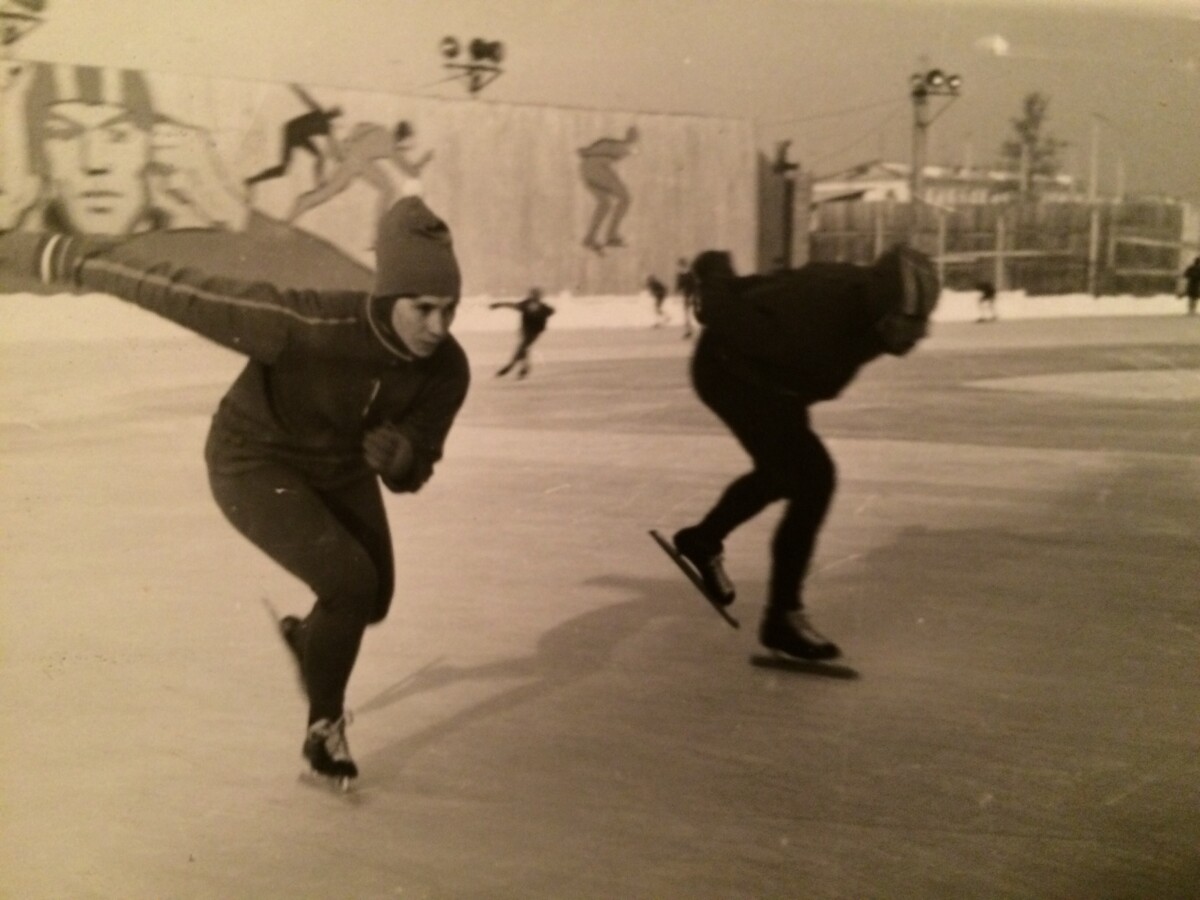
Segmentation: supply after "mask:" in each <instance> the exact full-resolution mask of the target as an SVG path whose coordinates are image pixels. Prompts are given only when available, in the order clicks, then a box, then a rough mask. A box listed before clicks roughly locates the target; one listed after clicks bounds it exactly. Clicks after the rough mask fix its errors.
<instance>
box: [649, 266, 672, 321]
mask: <svg viewBox="0 0 1200 900" xmlns="http://www.w3.org/2000/svg"><path fill="white" fill-rule="evenodd" d="M646 290H648V291H649V292H650V297H651V299H652V300H653V301H654V327H655V328H661V327H662V326H663V325H666V324H667V322H668V321H669V320H668V318H667V311H666V310H665V309H664V308H663V304H665V303H666V301H667V286H666V285H665V284H663V283H662V282H661V281H659V280H658V279H657V278H655V277H654V276H653V275H650V276H648V277H647V278H646Z"/></svg>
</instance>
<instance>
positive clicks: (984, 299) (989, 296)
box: [975, 280, 999, 322]
mask: <svg viewBox="0 0 1200 900" xmlns="http://www.w3.org/2000/svg"><path fill="white" fill-rule="evenodd" d="M975 290H977V291H979V318H978V319H976V320H975V321H976V322H995V321H996V319H997V318H999V316H997V314H996V286H995V285H994V284H992V283H991V282H990V281H987V280H984V281H980V282H979V283H978V284H976V285H975Z"/></svg>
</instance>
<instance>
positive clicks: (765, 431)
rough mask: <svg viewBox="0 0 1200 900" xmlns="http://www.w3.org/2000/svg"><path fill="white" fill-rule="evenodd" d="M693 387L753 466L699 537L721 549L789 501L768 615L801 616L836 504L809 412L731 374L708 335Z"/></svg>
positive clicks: (832, 478)
mask: <svg viewBox="0 0 1200 900" xmlns="http://www.w3.org/2000/svg"><path fill="white" fill-rule="evenodd" d="M692 383H693V385H694V386H695V388H696V393H697V394H698V395H699V397H700V399H701V401H703V403H704V404H705V405H706V406H707V407H708V408H709V409H711V410H712V411H713V412H714V413H716V414H717V416H719V417H720V419H721V421H723V422H724V423H725V424H726V425H727V426H728V427H729V430H730V431H732V432H733V434H734V436H735V437H736V438H737V439H738V441H739V442H740V443H741V445H742V447H744V448H745V450H746V452H747V453H748V454H750V459H751V460H752V461H753V464H754V467H753V468H752V469H751V470H750V471H749V472H747V473H746V474H745V475H742V476H741V477H740V478H737V479H735V480H734V481H733V482H732V483H731V484H730V485H729V486H728V487H726V488H725V491H724V493H723V494H722V495H721V497H720V498H719V499H718V500H717V503H716V505H715V506H714V507H713V508H712V509H711V510H710V511H709V512H708V514H707V515H706V516H705V517H704V519H703V520H702V521H701V522H700V524H699V526H698V527H699V529H700V536H701V537H702V538H703V539H705V540H710V541H712V542H713V544H714V548H716V547H719V546H720V544H721V542H722V541H724V539H725V538H726V537H727V536H728V535H729V534H730V533H731V532H732V531H733V530H734V529H735V528H737V527H738V526H739V525H741V524H742V523H744V522H747V521H749V520H750V519H752V518H754V517H755V516H757V515H758V514H759V513H760V512H762V511H763V510H764V509H765V508H766V507H767V506H768V505H769V504H771V503H773V502H775V501H776V500H786V501H787V507H786V509H785V510H784V514H783V518H782V519H781V520H780V522H779V526H778V528H777V529H776V531H775V536H774V538H773V540H772V544H771V578H770V589H769V593H768V597H767V603H768V608H769V609H770V610H773V611H783V610H794V609H799V608H800V607H801V606H802V605H803V601H802V599H801V593H802V588H803V584H804V578H805V575H806V574H807V572H808V566H809V563H810V561H811V560H812V557H813V553H814V551H815V549H816V542H817V534H818V532H819V531H820V529H821V524H822V523H823V522H824V521H825V515H826V513H827V512H828V511H829V505H830V502H831V501H832V499H833V493H834V489H835V485H836V481H837V473H836V468H835V466H834V463H833V458H832V457H831V456H830V455H829V451H828V450H826V449H825V445H824V444H823V443H821V439H820V438H818V437H817V435H816V433H815V432H814V431H813V430H812V426H811V424H810V422H809V414H808V407H807V406H806V405H805V404H804V403H803V402H802V401H801V400H800V399H799V398H798V397H794V396H790V395H787V394H783V393H779V392H777V391H774V390H772V389H771V388H769V387H767V386H765V385H762V384H758V383H756V382H754V381H752V380H750V379H748V378H747V377H745V376H743V375H738V374H735V373H734V372H733V371H731V370H730V368H729V366H728V365H727V364H726V362H725V361H724V359H723V357H722V356H721V354H720V352H719V350H718V349H717V348H716V347H715V346H714V345H713V343H712V341H711V340H710V339H708V336H707V335H704V336H702V337H701V340H700V343H699V345H698V346H697V348H696V353H695V355H694V356H693V358H692Z"/></svg>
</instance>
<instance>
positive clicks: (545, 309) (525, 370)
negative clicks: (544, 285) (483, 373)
mask: <svg viewBox="0 0 1200 900" xmlns="http://www.w3.org/2000/svg"><path fill="white" fill-rule="evenodd" d="M488 306H489V308H490V309H515V310H517V311H519V312H520V313H521V332H520V337H519V338H518V340H517V349H516V351H514V352H513V355H512V359H510V360H509V361H508V362H507V363H505V364H504V366H503V367H501V369H500V370H499V371H498V372H497V373H496V377H497V378H502V377H503V376H505V375H507V374H508V373H509V372H511V371H512V369H513V367H514V366H520V368H518V369H517V377H518V378H524V377H525V376H526V375H528V374H529V370H530V368H531V365H530V362H529V350H530V348H531V347H532V346H533V344H534V342H535V341H536V340H537V339H538V337H539V336H540V335H541V333H542V332H543V331H545V330H546V323H547V320H548V319H549V318H550V317H551V316H552V315H554V307H553V306H551V305H550V304H549V303H546V302H545V301H544V300H542V289H541V288H536V287H535V288H530V289H529V295H528V296H527V297H526V298H525V299H524V300H519V301H517V302H516V303H508V302H503V301H501V302H497V303H491V304H489V305H488Z"/></svg>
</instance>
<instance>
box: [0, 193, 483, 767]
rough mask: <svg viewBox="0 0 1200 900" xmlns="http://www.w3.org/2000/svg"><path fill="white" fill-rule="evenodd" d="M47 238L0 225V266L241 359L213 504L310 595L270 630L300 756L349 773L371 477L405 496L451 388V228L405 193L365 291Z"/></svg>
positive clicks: (373, 535) (441, 437)
mask: <svg viewBox="0 0 1200 900" xmlns="http://www.w3.org/2000/svg"><path fill="white" fill-rule="evenodd" d="M138 248H139V239H137V238H134V239H132V240H130V241H128V242H126V243H123V244H118V245H112V244H111V243H110V244H107V245H103V244H98V243H97V242H96V241H95V239H87V238H73V237H65V236H62V235H40V234H28V233H26V234H17V233H12V234H8V235H4V236H0V268H7V269H9V270H17V271H21V272H22V274H25V273H29V272H32V273H35V274H37V275H38V276H39V277H40V278H41V280H42V281H43V282H46V283H58V284H64V285H68V286H71V287H74V288H76V289H79V290H82V291H95V292H100V293H104V294H110V295H113V296H116V297H119V298H121V299H123V300H127V301H130V302H132V303H134V304H136V305H138V306H140V307H143V308H145V309H147V310H150V311H152V312H155V313H157V314H159V315H161V316H164V317H165V318H167V319H170V320H172V321H174V322H176V323H178V324H180V325H183V326H185V327H187V328H189V329H191V330H193V331H195V332H197V333H199V334H201V335H203V336H204V337H207V338H210V339H212V340H214V341H216V342H217V343H219V344H221V345H223V346H225V347H228V348H230V349H232V350H235V351H237V352H238V353H241V354H244V355H245V356H247V357H249V361H248V362H247V363H246V366H245V368H244V369H243V370H242V372H241V374H240V375H239V376H238V378H237V379H236V381H235V382H234V383H233V385H232V387H230V388H229V390H228V392H227V393H226V394H225V396H224V398H223V399H222V400H221V403H220V406H219V408H218V409H217V412H216V415H215V416H214V417H213V420H212V426H211V429H210V431H209V435H208V441H207V445H206V448H205V458H206V462H207V466H208V477H209V483H210V486H211V489H212V493H213V496H214V498H215V499H216V501H217V504H218V506H219V507H220V508H221V510H222V512H223V513H224V514H225V516H226V517H227V518H228V519H229V521H230V522H231V523H232V524H233V526H234V527H235V528H236V529H237V530H238V531H239V532H241V533H242V534H243V535H244V536H245V537H246V538H248V539H249V540H250V541H251V542H253V543H254V544H255V545H256V546H257V547H259V548H260V549H261V550H262V551H263V552H265V553H266V554H267V555H268V556H270V557H271V558H272V559H274V560H275V561H276V562H277V563H279V564H280V565H281V566H283V567H284V568H285V569H286V570H287V571H289V572H291V573H292V574H293V575H295V576H296V577H297V578H299V579H300V580H301V581H303V582H304V583H305V584H306V585H308V587H309V588H310V589H311V590H312V592H313V594H314V595H315V603H314V605H313V606H312V609H311V611H310V612H309V613H308V615H307V616H305V617H304V618H298V617H294V616H288V617H285V618H284V619H283V620H282V621H281V629H282V630H283V632H284V637H285V639H286V640H287V642H288V645H289V647H290V648H291V650H292V652H293V653H294V654H295V656H296V659H297V662H298V664H299V667H300V673H301V677H302V681H303V684H304V686H305V689H306V693H307V695H308V701H309V713H308V727H307V730H306V734H305V740H304V744H303V754H304V756H305V758H306V759H307V760H308V761H309V764H310V765H311V766H312V768H313V769H314V770H315V771H316V772H319V773H321V774H323V775H329V776H332V777H334V778H337V779H339V780H342V779H351V778H354V777H355V776H356V775H357V767H356V766H355V764H354V761H353V760H352V758H351V757H350V753H349V748H348V746H347V744H346V739H345V716H344V711H345V710H344V700H345V694H346V687H347V684H348V683H349V680H350V675H351V672H352V670H353V668H354V664H355V661H356V659H357V656H358V652H359V647H360V644H361V641H362V638H363V633H364V631H365V630H366V628H367V626H368V625H373V624H376V623H378V622H380V621H382V620H383V618H384V617H385V616H386V615H387V612H388V607H389V605H390V603H391V598H392V592H393V581H394V577H393V556H392V544H391V535H390V531H389V526H388V521H387V516H386V513H385V510H384V505H383V496H382V491H381V489H380V485H379V482H380V480H382V482H383V484H384V485H386V486H387V487H388V489H390V490H391V491H394V492H399V493H404V492H412V491H416V490H418V489H419V488H420V487H421V486H422V485H423V484H425V482H426V481H427V480H428V479H429V478H430V476H431V475H432V474H433V468H434V464H435V463H437V461H438V460H439V459H440V458H441V456H442V448H443V445H444V442H445V440H446V436H447V433H448V432H449V430H450V426H451V424H452V423H453V421H454V418H455V415H456V414H457V412H458V410H459V408H460V407H461V405H462V403H463V401H464V399H465V397H466V393H467V387H468V382H469V369H468V365H467V359H466V355H465V354H464V353H463V351H462V348H461V347H460V346H459V344H458V343H457V341H455V339H454V338H453V337H452V336H451V335H450V326H451V323H452V322H453V319H454V315H455V311H456V309H457V307H458V301H459V292H460V275H459V268H458V263H457V260H456V259H455V255H454V249H453V246H452V242H451V236H450V231H449V229H448V228H447V226H446V224H445V223H444V222H443V221H442V220H441V219H439V218H438V217H437V216H435V215H434V214H433V213H432V212H431V211H430V210H429V209H428V208H427V207H426V206H425V204H424V202H423V201H422V200H420V199H419V198H417V197H406V198H404V199H402V200H400V201H399V202H398V203H396V204H395V205H394V206H393V207H392V208H391V209H390V210H389V211H388V213H387V214H386V215H385V216H384V217H383V219H382V220H381V221H380V224H379V228H378V233H377V238H376V243H375V248H376V257H377V259H376V262H377V266H376V274H375V284H374V288H373V290H372V291H371V292H370V293H367V292H364V291H348V290H346V291H337V290H334V291H328V290H326V291H316V290H292V289H281V288H278V287H276V286H274V285H272V284H268V283H248V282H243V281H239V280H234V279H229V278H221V277H211V276H207V275H205V274H203V273H201V272H199V271H196V270H194V269H188V268H179V267H177V266H175V265H174V264H172V263H171V262H170V261H163V260H160V259H141V258H139V255H138Z"/></svg>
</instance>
